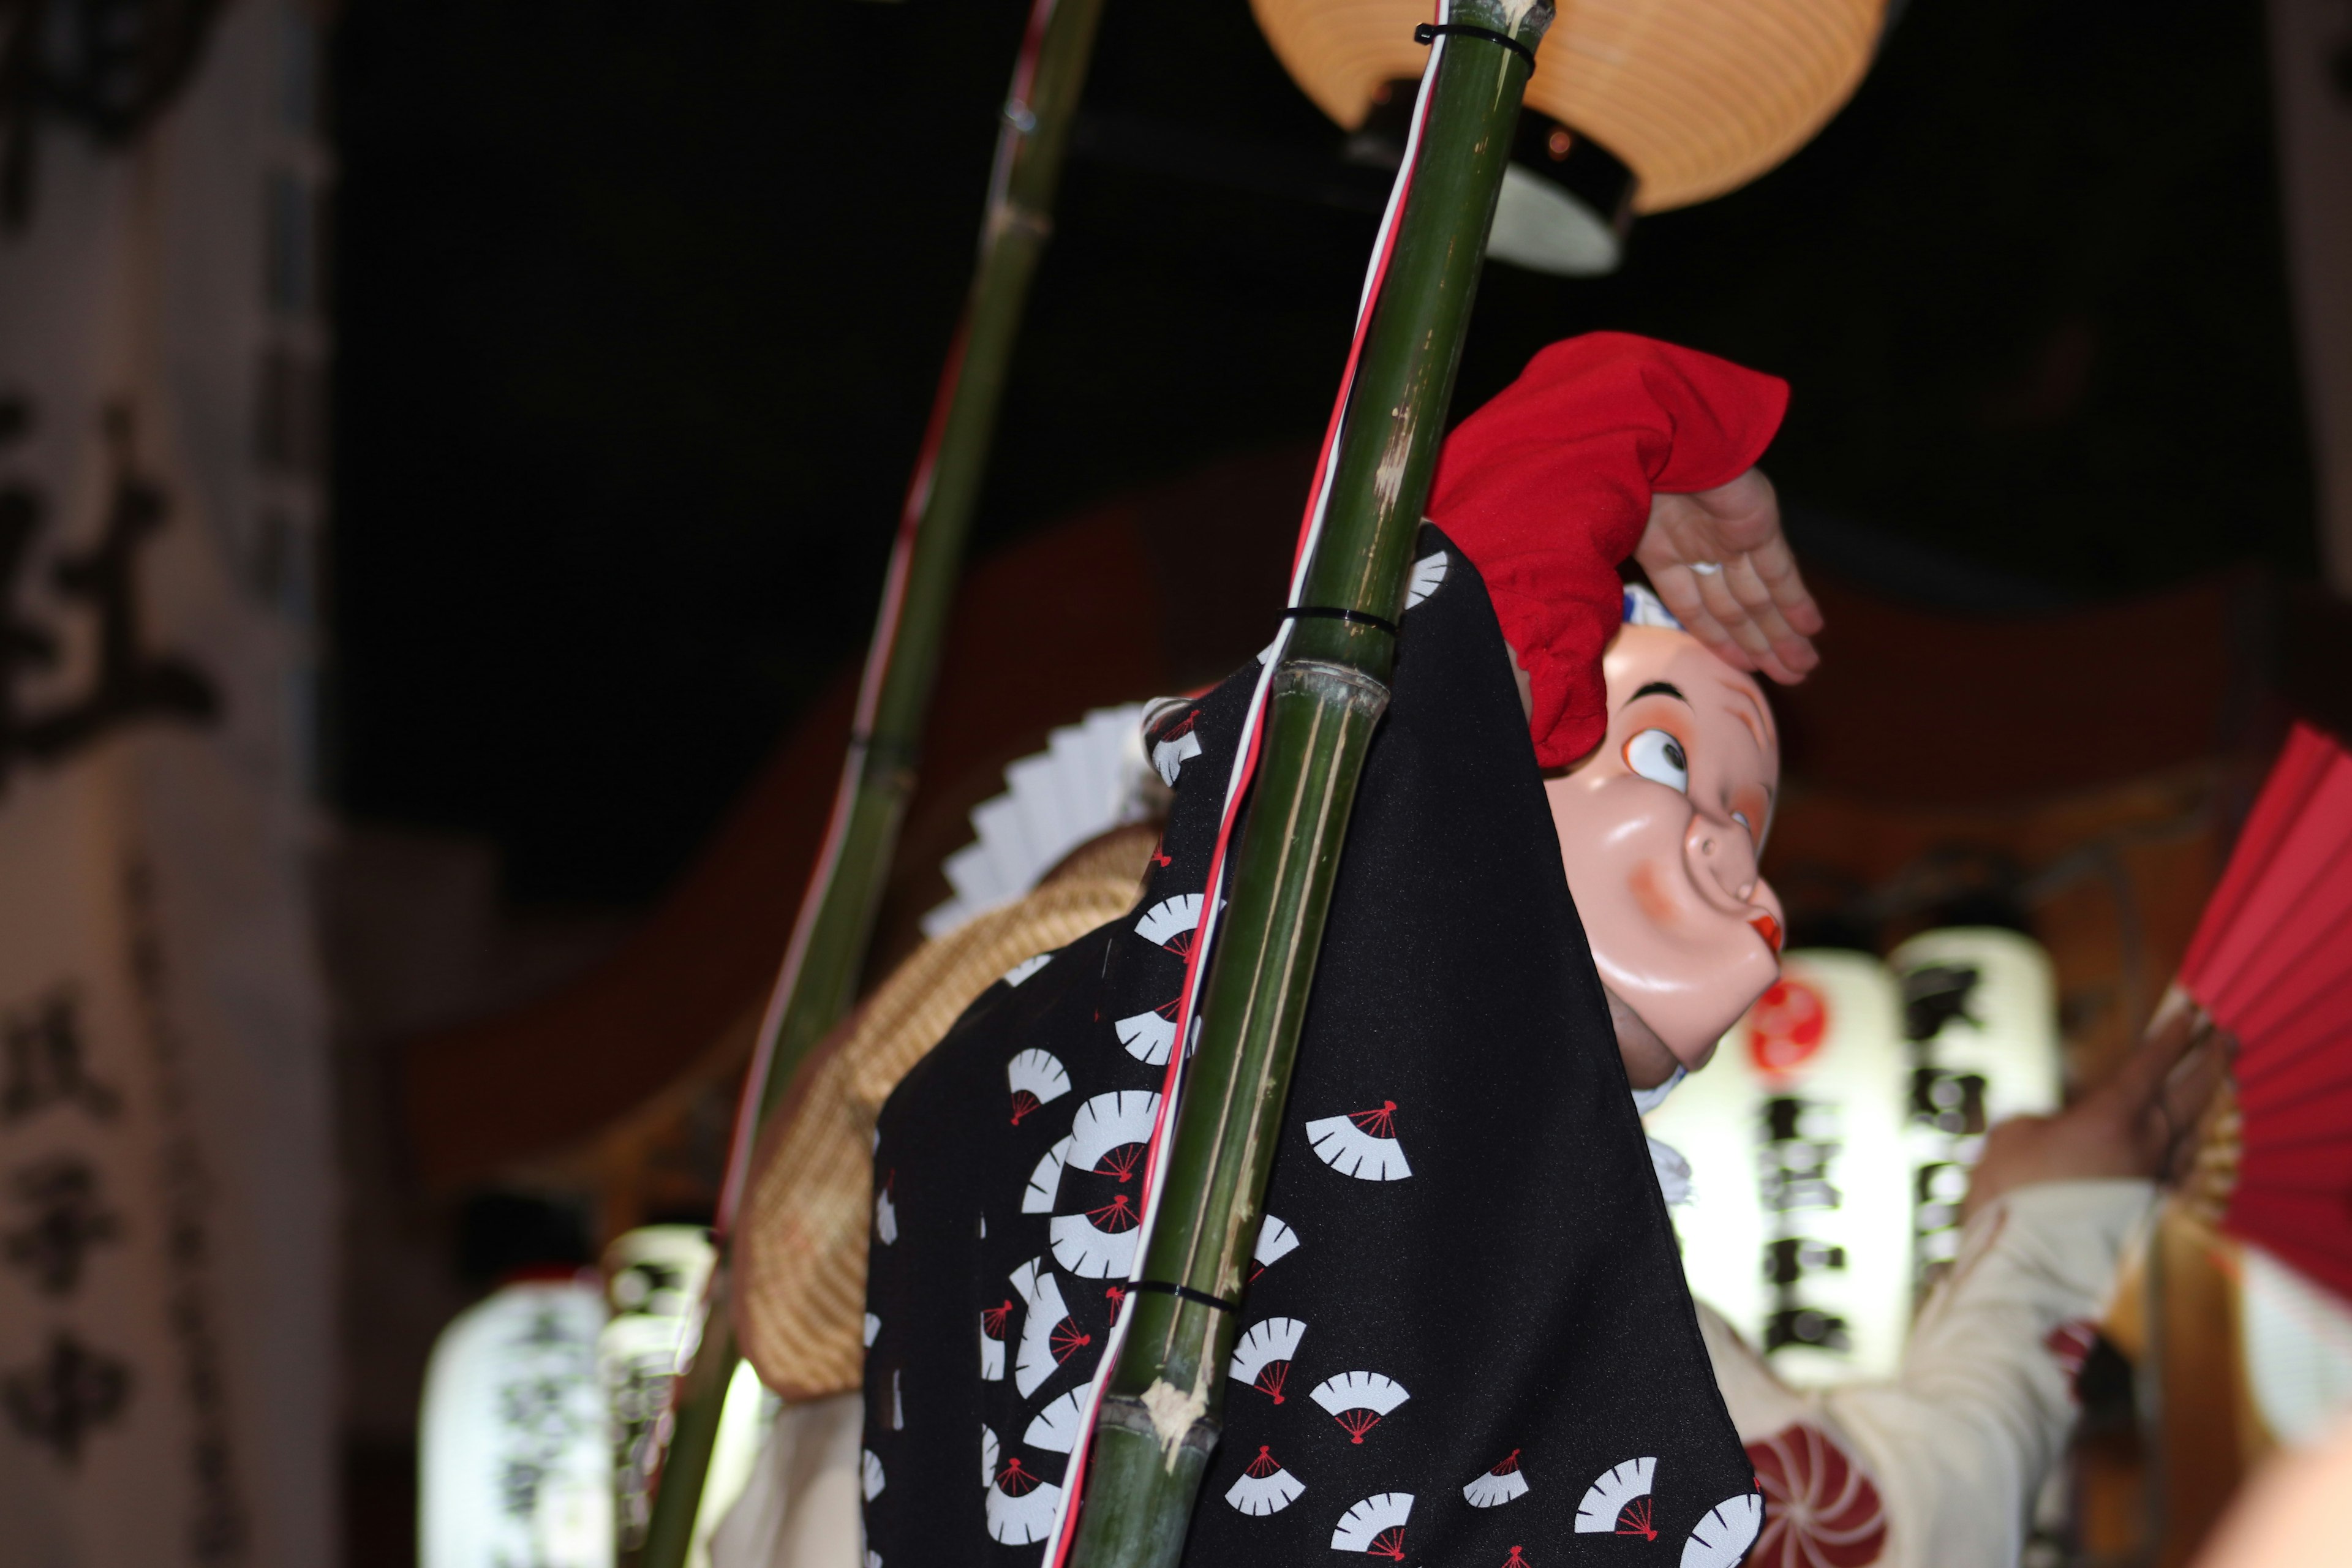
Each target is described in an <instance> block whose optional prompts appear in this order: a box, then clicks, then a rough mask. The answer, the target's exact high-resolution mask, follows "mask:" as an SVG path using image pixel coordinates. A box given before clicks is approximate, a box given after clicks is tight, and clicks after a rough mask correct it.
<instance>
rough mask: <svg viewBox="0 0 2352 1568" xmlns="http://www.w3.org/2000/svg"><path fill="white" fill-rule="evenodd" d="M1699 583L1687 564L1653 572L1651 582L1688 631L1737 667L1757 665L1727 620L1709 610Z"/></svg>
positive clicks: (1745, 667) (1748, 667) (1667, 606)
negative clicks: (1728, 627) (1727, 627)
mask: <svg viewBox="0 0 2352 1568" xmlns="http://www.w3.org/2000/svg"><path fill="white" fill-rule="evenodd" d="M1698 584H1699V580H1698V578H1697V577H1696V575H1694V574H1692V573H1691V572H1690V570H1689V569H1688V568H1687V567H1682V566H1668V567H1664V568H1663V569H1659V570H1654V571H1652V572H1651V574H1650V585H1651V586H1652V587H1654V588H1655V589H1657V591H1658V597H1659V598H1660V599H1662V600H1664V602H1665V606H1666V608H1667V609H1669V610H1671V611H1673V612H1674V616H1675V619H1676V620H1678V621H1680V622H1681V623H1682V624H1683V629H1684V630H1685V631H1686V632H1688V633H1690V635H1691V636H1693V637H1696V638H1698V640H1699V641H1701V642H1703V643H1705V644H1706V646H1707V647H1710V648H1712V649H1713V650H1714V651H1715V652H1716V654H1717V656H1718V657H1720V658H1723V659H1724V660H1725V661H1726V662H1727V663H1729V664H1731V665H1733V666H1734V667H1735V668H1740V669H1752V668H1755V666H1754V665H1752V664H1750V663H1748V661H1747V656H1746V655H1745V654H1743V653H1742V652H1741V651H1740V647H1739V645H1738V643H1736V642H1734V641H1732V639H1731V634H1730V633H1729V632H1728V631H1726V630H1725V629H1724V627H1723V624H1722V623H1721V622H1720V621H1717V619H1716V618H1715V616H1712V615H1710V614H1709V613H1708V611H1707V607H1706V600H1705V599H1703V598H1701V597H1700V596H1699V588H1698Z"/></svg>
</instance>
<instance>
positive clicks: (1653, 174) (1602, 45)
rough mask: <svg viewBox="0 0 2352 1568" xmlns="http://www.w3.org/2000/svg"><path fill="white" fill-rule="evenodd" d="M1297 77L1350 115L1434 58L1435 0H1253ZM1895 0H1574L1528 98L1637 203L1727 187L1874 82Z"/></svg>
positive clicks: (1783, 152)
mask: <svg viewBox="0 0 2352 1568" xmlns="http://www.w3.org/2000/svg"><path fill="white" fill-rule="evenodd" d="M1250 8H1251V9H1252V10H1253V11H1255V13H1256V15H1257V21H1258V26H1260V27H1262V28H1264V29H1265V36H1266V39H1267V41H1268V42H1269V43H1271V44H1272V45H1273V46H1274V52H1275V54H1276V56H1277V57H1278V58H1280V59H1281V61H1282V63H1283V65H1284V67H1285V68H1286V69H1287V70H1288V71H1289V72H1290V75H1291V78H1292V79H1294V80H1296V81H1297V83H1298V85H1299V87H1300V88H1301V89H1304V90H1305V92H1306V94H1307V97H1309V98H1311V99H1313V100H1315V102H1316V104H1317V105H1318V107H1319V108H1321V109H1322V110H1323V112H1325V113H1326V114H1328V115H1329V116H1330V117H1331V118H1332V119H1334V120H1336V121H1339V123H1340V124H1341V125H1343V126H1345V127H1347V128H1348V129H1349V130H1351V131H1352V130H1354V129H1356V128H1357V127H1359V126H1360V125H1361V124H1362V123H1363V122H1364V119H1365V117H1366V115H1367V114H1368V113H1370V110H1371V109H1372V107H1373V104H1374V102H1375V100H1376V99H1378V98H1380V97H1381V89H1383V88H1385V87H1386V86H1387V85H1388V84H1389V83H1391V82H1394V81H1398V80H1401V79H1409V78H1410V79H1417V78H1419V77H1420V75H1421V70H1422V64H1423V60H1424V59H1425V58H1427V56H1426V52H1425V51H1424V50H1423V47H1421V46H1420V45H1418V44H1416V43H1414V42H1413V39H1412V30H1413V28H1414V26H1416V25H1418V24H1420V23H1423V22H1426V21H1428V20H1430V18H1431V16H1432V14H1433V6H1432V5H1430V4H1429V0H1250ZM1884 20H1885V0H1561V3H1560V5H1559V19H1558V20H1557V21H1555V22H1554V23H1553V24H1552V27H1551V31H1550V33H1549V34H1548V35H1547V36H1546V37H1545V38H1544V41H1543V47H1541V48H1540V49H1539V50H1538V51H1537V55H1536V74H1535V79H1534V80H1533V81H1531V82H1529V83H1528V95H1527V106H1528V109H1529V110H1532V111H1533V112H1535V113H1537V114H1539V115H1542V116H1545V117H1546V118H1548V119H1549V120H1552V121H1557V122H1558V123H1559V125H1560V126H1562V127H1565V128H1566V129H1567V130H1568V131H1569V132H1570V134H1571V135H1581V136H1585V137H1590V138H1591V140H1592V141H1594V142H1598V143H1599V144H1600V145H1601V147H1603V148H1605V149H1606V150H1607V151H1608V152H1609V153H1612V154H1614V155H1615V156H1616V158H1617V159H1618V160H1620V161H1621V162H1622V163H1624V164H1625V166H1626V167H1627V168H1629V169H1630V170H1631V171H1632V172H1633V176H1634V179H1635V181H1636V184H1635V187H1634V191H1633V210H1634V211H1636V212H1643V213H1654V212H1664V211H1665V210H1667V209H1668V208H1671V207H1679V206H1686V205H1689V204H1691V203H1693V202H1700V201H1705V200H1706V199H1707V198H1708V197H1709V196H1719V195H1723V193H1725V192H1726V191H1729V190H1733V189H1736V188H1737V187H1738V186H1740V185H1743V184H1747V183H1748V181H1750V180H1752V179H1754V178H1756V176H1757V175H1759V174H1763V173H1764V172H1765V171H1766V170H1768V169H1769V168H1771V167H1772V166H1773V165H1774V164H1776V163H1780V161H1781V160H1782V159H1784V158H1786V157H1788V156H1789V154H1790V153H1794V152H1795V151H1796V150H1797V149H1798V148H1800V147H1801V146H1803V145H1804V144H1805V142H1806V141H1807V140H1808V139H1810V138H1811V136H1812V134H1813V132H1816V131H1818V130H1820V129H1821V127H1822V123H1823V122H1824V121H1827V120H1828V119H1829V117H1830V116H1831V115H1832V114H1833V113H1835V112H1836V111H1837V110H1838V108H1839V106H1840V105H1842V104H1843V103H1844V102H1845V100H1846V99H1847V98H1848V97H1850V96H1851V95H1852V94H1853V89H1854V86H1855V84H1856V83H1858V82H1859V81H1861V79H1862V74H1863V72H1864V69H1866V68H1868V66H1869V64H1870V58H1871V53H1872V51H1873V50H1874V48H1875V47H1877V42H1878V35H1879V29H1880V26H1881V25H1882V23H1883V21H1884Z"/></svg>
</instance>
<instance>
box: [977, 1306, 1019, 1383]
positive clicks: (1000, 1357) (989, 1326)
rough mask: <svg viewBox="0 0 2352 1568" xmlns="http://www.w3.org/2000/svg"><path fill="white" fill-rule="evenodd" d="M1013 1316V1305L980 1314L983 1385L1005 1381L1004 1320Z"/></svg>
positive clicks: (982, 1310)
mask: <svg viewBox="0 0 2352 1568" xmlns="http://www.w3.org/2000/svg"><path fill="white" fill-rule="evenodd" d="M1012 1315H1013V1303H1012V1302H1010V1301H1007V1302H1005V1303H1004V1305H1003V1306H1002V1307H983V1308H982V1309H981V1313H980V1380H981V1381H982V1383H1002V1382H1003V1381H1004V1320H1005V1319H1007V1318H1009V1317H1011V1316H1012Z"/></svg>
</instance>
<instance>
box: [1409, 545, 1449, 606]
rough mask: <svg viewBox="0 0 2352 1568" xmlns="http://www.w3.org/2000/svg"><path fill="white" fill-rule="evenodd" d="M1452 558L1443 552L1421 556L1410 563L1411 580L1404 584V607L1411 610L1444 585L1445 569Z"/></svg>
mask: <svg viewBox="0 0 2352 1568" xmlns="http://www.w3.org/2000/svg"><path fill="white" fill-rule="evenodd" d="M1452 564H1453V561H1452V558H1451V557H1449V556H1448V555H1447V554H1446V553H1445V552H1444V551H1443V550H1440V551H1436V552H1433V553H1431V554H1428V555H1424V556H1423V557H1422V558H1421V559H1420V560H1418V561H1416V562H1414V563H1412V580H1411V581H1410V582H1408V583H1407V584H1405V590H1404V607H1405V608H1406V609H1408V610H1410V609H1412V608H1414V607H1416V606H1417V605H1420V603H1421V602H1422V601H1423V599H1426V598H1428V597H1429V596H1430V595H1432V594H1434V593H1436V592H1437V590H1438V589H1440V588H1442V587H1444V585H1445V569H1446V567H1448V566H1450V565H1452Z"/></svg>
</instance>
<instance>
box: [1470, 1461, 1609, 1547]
mask: <svg viewBox="0 0 2352 1568" xmlns="http://www.w3.org/2000/svg"><path fill="white" fill-rule="evenodd" d="M1462 1495H1463V1497H1464V1498H1465V1499H1466V1500H1468V1501H1469V1504H1470V1506H1471V1507H1472V1508H1500V1507H1502V1506H1503V1505H1504V1504H1505V1503H1507V1502H1517V1500H1519V1499H1521V1498H1523V1497H1525V1496H1527V1495H1528V1478H1527V1475H1526V1473H1525V1472H1523V1471H1522V1470H1521V1469H1520V1468H1519V1451H1518V1450H1517V1448H1514V1449H1512V1450H1511V1452H1510V1454H1509V1456H1508V1457H1507V1458H1505V1459H1504V1460H1503V1462H1502V1463H1501V1464H1499V1465H1496V1467H1495V1468H1493V1469H1491V1470H1488V1471H1487V1472H1486V1474H1485V1475H1483V1476H1479V1477H1476V1478H1475V1479H1473V1480H1472V1481H1471V1482H1470V1484H1469V1485H1468V1486H1466V1487H1464V1488H1463V1489H1462ZM1576 1528H1577V1529H1579V1530H1582V1529H1583V1528H1584V1521H1582V1520H1581V1519H1580V1520H1578V1521H1577V1523H1576Z"/></svg>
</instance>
